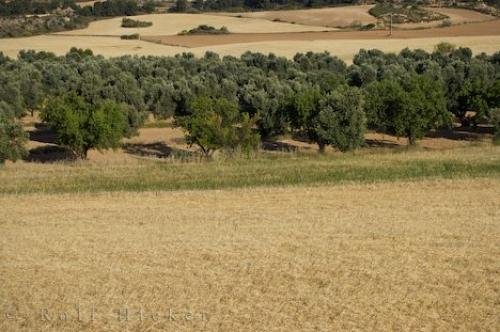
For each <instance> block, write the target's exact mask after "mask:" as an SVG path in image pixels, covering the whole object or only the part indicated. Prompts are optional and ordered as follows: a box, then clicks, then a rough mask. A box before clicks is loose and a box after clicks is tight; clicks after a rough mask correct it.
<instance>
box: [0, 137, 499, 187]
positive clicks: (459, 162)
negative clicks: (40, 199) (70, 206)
mask: <svg viewBox="0 0 500 332" xmlns="http://www.w3.org/2000/svg"><path fill="white" fill-rule="evenodd" d="M470 149H471V150H472V152H464V154H460V152H454V153H453V154H450V155H440V154H439V152H424V153H421V152H420V153H399V154H381V155H342V156H340V157H337V158H336V157H332V156H327V157H323V156H313V157H311V156H307V157H306V156H300V155H299V156H295V157H290V156H287V157H283V156H278V157H277V156H264V157H262V156H261V157H257V158H255V159H240V158H237V159H234V160H226V161H219V162H217V161H215V162H190V163H179V162H166V163H165V162H163V163H162V162H155V161H148V160H145V161H137V162H130V163H125V164H121V163H116V164H110V165H107V164H92V163H85V162H82V163H77V164H75V165H71V164H53V165H30V164H25V165H21V167H19V168H17V169H16V167H15V166H14V167H13V168H12V169H11V168H8V167H7V168H6V169H5V170H2V171H0V183H1V186H0V193H1V194H16V193H20V194H24V193H74V192H101V191H150V190H152V191H156V190H158V191H159V190H186V189H222V188H241V187H255V186H281V185H297V184H325V183H328V184H340V183H346V182H354V183H371V182H384V181H401V180H418V179H425V178H463V177H468V178H473V177H500V153H499V152H500V149H499V148H495V147H492V148H488V149H487V150H484V151H483V150H482V149H480V150H477V149H474V148H470ZM458 151H466V149H463V150H462V149H459V150H458ZM474 151H475V153H474ZM486 151H488V152H486ZM441 154H442V153H441Z"/></svg>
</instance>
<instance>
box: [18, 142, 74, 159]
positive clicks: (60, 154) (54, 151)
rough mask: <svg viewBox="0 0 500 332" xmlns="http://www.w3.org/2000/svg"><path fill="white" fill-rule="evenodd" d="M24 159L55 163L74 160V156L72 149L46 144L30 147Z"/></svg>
mask: <svg viewBox="0 0 500 332" xmlns="http://www.w3.org/2000/svg"><path fill="white" fill-rule="evenodd" d="M25 160H26V161H28V162H38V163H55V162H60V161H73V160H76V156H75V154H74V153H73V151H71V150H69V149H67V148H65V147H62V146H59V145H46V146H39V147H36V148H33V149H31V150H30V151H29V153H28V156H27V157H26V158H25Z"/></svg>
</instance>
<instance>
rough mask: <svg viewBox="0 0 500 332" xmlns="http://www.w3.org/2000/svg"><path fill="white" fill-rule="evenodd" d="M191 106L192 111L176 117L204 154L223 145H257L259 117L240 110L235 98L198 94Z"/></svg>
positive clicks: (229, 148)
mask: <svg viewBox="0 0 500 332" xmlns="http://www.w3.org/2000/svg"><path fill="white" fill-rule="evenodd" d="M190 110H191V114H190V115H187V116H182V117H177V118H176V124H177V125H179V126H181V127H182V128H183V129H184V130H185V131H186V141H187V143H188V144H189V145H193V144H194V145H197V146H198V147H199V148H200V149H201V151H202V153H203V155H204V156H205V157H207V158H208V157H211V156H212V155H213V153H214V152H215V151H216V150H218V149H222V148H224V149H228V150H231V151H234V150H235V149H237V148H241V149H243V150H246V151H249V150H252V149H256V148H257V146H258V143H259V135H258V134H257V133H255V132H254V131H253V127H254V125H255V120H256V118H255V117H253V118H250V117H249V115H248V114H246V113H243V114H242V113H240V112H239V109H238V104H237V103H236V102H234V101H230V100H228V99H225V98H210V97H204V96H203V97H195V98H194V99H193V101H192V102H191V105H190Z"/></svg>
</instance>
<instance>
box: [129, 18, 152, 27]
mask: <svg viewBox="0 0 500 332" xmlns="http://www.w3.org/2000/svg"><path fill="white" fill-rule="evenodd" d="M152 25H153V22H147V21H139V20H133V19H131V18H127V17H124V18H123V19H122V28H147V27H150V26H152Z"/></svg>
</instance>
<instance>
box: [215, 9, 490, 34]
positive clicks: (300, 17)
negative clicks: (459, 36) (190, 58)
mask: <svg viewBox="0 0 500 332" xmlns="http://www.w3.org/2000/svg"><path fill="white" fill-rule="evenodd" d="M372 7H373V5H361V6H344V7H336V8H318V9H300V10H280V11H258V12H243V13H222V14H221V15H228V16H243V17H250V18H259V19H267V20H270V21H278V20H279V21H282V22H288V23H292V22H295V23H299V24H302V25H309V26H322V27H335V28H339V27H342V28H345V27H350V26H352V25H353V24H363V25H364V24H369V23H377V19H376V18H375V17H373V16H372V15H370V13H369V12H368V11H369V10H370V8H372ZM425 9H427V10H429V11H434V12H437V13H440V14H444V15H446V16H448V18H449V21H450V23H451V24H463V23H472V22H484V21H489V20H492V19H495V18H494V17H493V16H490V15H486V14H482V13H479V12H477V11H473V10H467V9H459V8H425ZM441 23H442V21H436V22H422V23H406V24H399V25H397V28H398V29H416V28H429V27H436V26H439V25H440V24H441Z"/></svg>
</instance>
